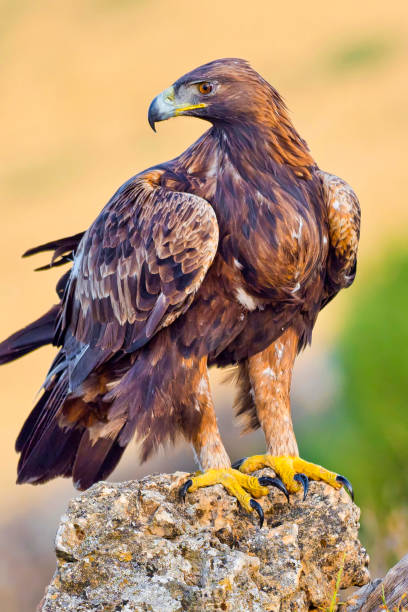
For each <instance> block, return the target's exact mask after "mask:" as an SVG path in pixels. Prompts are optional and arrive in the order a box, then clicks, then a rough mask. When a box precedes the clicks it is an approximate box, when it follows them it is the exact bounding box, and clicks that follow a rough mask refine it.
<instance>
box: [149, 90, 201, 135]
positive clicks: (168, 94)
mask: <svg viewBox="0 0 408 612" xmlns="http://www.w3.org/2000/svg"><path fill="white" fill-rule="evenodd" d="M205 106H207V105H206V104H204V103H203V102H201V103H200V104H191V105H185V104H177V103H176V100H175V93H174V87H173V86H171V87H169V88H168V89H165V90H164V91H162V93H160V94H159V95H158V96H156V97H155V98H154V100H153V101H152V103H151V104H150V106H149V112H148V116H147V118H148V121H149V125H150V127H151V128H152V130H153V132H155V131H156V127H155V123H156V122H158V121H165V119H170V117H178V116H179V115H182V114H183V113H185V112H187V111H191V110H194V109H196V108H204V107H205Z"/></svg>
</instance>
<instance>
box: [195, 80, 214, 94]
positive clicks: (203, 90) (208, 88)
mask: <svg viewBox="0 0 408 612" xmlns="http://www.w3.org/2000/svg"><path fill="white" fill-rule="evenodd" d="M212 90H213V85H212V84H211V83H209V82H208V81H203V82H202V83H199V84H198V91H199V92H200V94H203V95H204V96H206V95H208V94H210V93H211V92H212Z"/></svg>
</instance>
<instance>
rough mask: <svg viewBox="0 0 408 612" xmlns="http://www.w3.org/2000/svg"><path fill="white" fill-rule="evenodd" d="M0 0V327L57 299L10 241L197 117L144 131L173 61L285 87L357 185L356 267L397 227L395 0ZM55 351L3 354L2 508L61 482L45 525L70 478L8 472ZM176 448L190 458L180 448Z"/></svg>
mask: <svg viewBox="0 0 408 612" xmlns="http://www.w3.org/2000/svg"><path fill="white" fill-rule="evenodd" d="M0 11H1V19H0V32H1V34H0V54H1V56H0V57H1V59H0V71H1V77H0V78H1V96H0V123H1V145H0V146H1V152H2V156H1V159H2V163H1V165H0V207H1V243H0V250H1V255H0V295H1V318H0V338H1V339H2V338H3V337H5V336H7V335H8V334H9V333H11V332H12V331H15V330H16V329H17V328H19V327H21V326H23V325H24V324H25V323H27V322H29V321H31V320H32V319H33V318H35V317H37V316H39V315H40V314H42V313H43V312H44V311H45V310H46V309H48V307H49V305H50V304H51V303H53V301H54V300H55V297H54V285H55V282H56V279H57V278H58V276H59V273H58V271H57V273H54V272H49V273H32V272H31V270H32V268H33V267H35V266H36V265H40V264H41V263H42V262H43V260H42V259H41V258H39V259H37V260H36V261H32V260H21V258H20V255H21V253H22V252H23V251H24V250H26V249H27V248H28V247H30V246H33V245H36V244H39V243H41V242H45V241H47V240H49V239H53V238H58V237H61V236H64V235H69V234H71V233H76V232H78V231H80V230H82V229H85V228H86V227H87V226H88V225H89V223H90V222H91V221H92V220H93V219H94V217H95V216H96V215H97V213H98V212H99V210H100V209H101V208H102V206H103V205H104V203H105V202H106V200H107V199H108V198H109V196H110V195H111V194H112V193H113V191H114V190H116V188H117V187H118V186H119V185H120V184H121V183H122V182H123V181H124V180H126V179H127V178H128V177H129V176H131V175H132V174H134V173H136V172H137V171H139V170H141V169H143V168H145V167H148V166H149V165H151V164H154V163H156V162H158V161H164V160H166V159H169V158H171V157H174V156H175V155H177V154H178V153H179V152H181V151H182V150H183V149H184V148H186V147H187V146H188V145H189V144H190V143H191V142H192V141H193V140H194V139H195V138H196V137H197V136H198V135H199V134H200V133H201V132H202V131H204V129H206V127H207V126H206V125H205V124H204V123H201V122H199V121H198V120H192V119H187V118H184V119H178V120H177V121H170V122H167V123H165V124H160V125H159V126H158V134H154V133H153V132H152V131H151V130H150V128H149V126H148V124H147V119H146V116H147V108H148V105H149V102H150V100H151V99H152V98H153V96H154V95H156V93H158V92H159V91H161V90H162V89H164V88H165V87H167V86H168V85H170V84H171V83H172V82H173V81H174V80H175V79H177V78H178V77H179V76H180V75H181V74H183V73H185V72H187V71H188V70H190V69H192V68H194V67H195V66H197V65H199V64H202V63H204V62H207V61H209V60H211V59H215V58H217V57H231V56H236V57H244V58H246V59H248V60H250V62H251V63H252V65H253V66H254V67H255V68H256V69H257V70H258V71H259V72H261V73H262V75H263V76H264V77H265V78H267V79H268V80H269V81H270V82H271V83H272V84H274V85H275V86H276V87H277V89H278V90H279V91H280V92H281V93H282V94H283V95H284V97H285V99H286V101H287V103H288V105H289V107H290V109H291V112H292V116H293V119H294V122H295V125H296V126H297V128H298V129H299V131H300V132H301V134H302V135H303V137H304V138H305V139H306V140H307V141H308V143H309V145H310V147H311V149H312V152H313V154H314V156H315V158H316V160H317V161H318V163H319V164H320V165H321V167H323V168H324V169H327V170H330V171H333V172H335V173H337V174H339V175H340V176H342V177H344V178H346V179H347V180H349V182H350V183H351V184H352V185H353V187H354V188H355V190H356V191H357V193H358V195H359V197H360V201H361V205H362V209H363V233H362V238H361V251H360V275H361V276H363V275H364V274H365V271H366V270H368V269H369V267H370V262H371V261H372V260H373V259H376V258H381V254H382V252H383V250H384V249H385V248H386V247H387V245H388V244H389V243H390V242H393V241H396V240H398V241H401V240H405V241H406V226H407V221H408V204H407V200H406V198H407V195H406V194H407V187H408V184H407V183H408V181H407V169H406V164H407V138H408V112H407V109H408V3H407V2H406V0H400V1H391V2H388V3H384V2H380V1H378V0H374V1H371V2H368V1H363V2H359V3H357V2H353V1H351V0H344V1H343V2H341V3H340V2H330V3H328V2H327V1H324V0H315V1H312V2H309V3H305V2H299V1H295V2H287V3H277V2H274V1H272V0H269V1H266V0H263V1H255V2H252V3H247V2H243V1H241V0H239V1H237V0H236V1H231V0H224V2H215V1H213V0H207V1H206V2H205V3H204V2H201V3H200V2H187V1H186V0H178V2H165V1H153V2H149V1H147V0H139V1H137V0H134V1H132V0H117V1H116V2H115V1H114V0H99V1H97V0H82V1H79V0H75V1H71V2H55V0H53V1H52V0H43V1H42V2H36V3H34V2H28V1H26V0H21V1H20V2H16V1H15V0H3V1H2V2H1V3H0ZM352 300H353V290H350V291H349V292H345V293H344V294H342V296H340V297H339V298H338V299H337V300H336V303H335V304H334V305H333V306H331V307H330V308H329V309H328V310H327V312H326V311H325V312H324V313H323V314H322V316H321V318H320V320H319V323H318V326H317V330H316V334H315V348H314V351H315V352H316V351H318V350H319V348H321V347H323V349H324V348H325V347H327V346H328V345H329V343H330V342H332V341H333V339H335V336H336V334H337V333H338V331H339V330H340V329H341V326H342V322H343V314H344V313H345V312H346V310H347V308H350V307H352ZM313 354H314V353H312V352H310V357H308V356H307V354H306V355H305V357H304V358H303V359H304V360H306V361H307V359H311V358H312V355H313ZM51 356H52V350H48V349H45V350H44V349H43V350H42V351H40V352H38V353H36V354H34V355H32V356H30V357H28V358H26V359H25V360H24V361H20V362H17V363H14V364H11V365H9V366H7V367H3V368H2V369H1V370H0V389H1V409H2V415H1V433H0V436H1V437H0V465H1V474H0V487H1V490H2V504H1V509H0V519H1V520H3V521H4V523H5V524H7V522H8V521H9V520H11V518H14V517H15V516H16V514H18V513H25V512H26V511H27V509H30V508H33V509H34V508H37V509H38V508H39V509H41V508H42V507H45V505H46V504H48V500H49V499H50V498H51V495H54V496H55V495H57V496H58V499H59V500H61V501H60V506H58V509H57V510H56V512H55V516H54V518H53V520H54V525H53V528H54V526H56V521H57V516H58V514H59V512H60V511H61V510H62V509H63V507H64V503H65V502H64V500H65V499H68V498H69V496H71V495H72V493H73V489H72V487H71V484H70V483H68V482H64V483H61V482H59V483H52V484H50V485H48V486H47V487H37V488H34V487H29V486H25V487H16V486H15V485H14V478H15V467H16V461H17V458H16V455H15V453H14V451H13V445H14V440H15V438H16V435H17V433H18V430H19V428H20V426H21V424H22V422H23V420H24V418H25V416H26V414H27V413H28V411H29V409H30V406H31V405H32V403H33V400H34V396H35V394H36V392H37V391H38V389H39V387H40V385H41V383H42V380H43V377H44V375H45V372H46V370H47V367H48V365H49V362H50V359H51ZM217 380H218V379H217ZM217 396H218V397H220V399H221V400H222V399H223V398H224V402H225V401H227V400H228V401H229V396H225V392H224V396H223V395H222V393H221V392H220V391H218V395H217ZM181 451H182V454H183V455H185V456H186V457H187V458H186V459H185V461H187V465H189V464H190V462H191V458H190V450H189V449H188V448H187V447H185V448H184V447H183V448H182V449H181ZM133 463H134V465H135V471H134V473H135V474H140V473H141V471H140V470H139V469H138V470H136V453H135V449H134V448H131V449H130V450H128V452H127V458H126V465H127V469H128V471H127V474H128V475H129V474H131V473H132V472H130V471H129V470H130V465H132V464H133ZM154 465H155V468H156V469H158V468H160V463H157V462H156V463H155V464H154ZM161 465H163V464H161ZM146 469H152V467H151V466H147V468H146ZM142 471H143V470H142ZM50 549H51V546H50ZM37 590H38V587H37ZM39 592H41V588H40V591H39ZM7 596H8V597H9V599H8V601H9V604H10V609H13V610H14V609H15V610H17V609H20V608H18V607H16V606H17V604H15V601H17V600H18V597H17V596H16V597H17V599H14V596H13V595H12V594H11V595H10V593H9V594H8V595H7ZM18 601H20V600H18ZM21 605H22V604H21ZM13 606H14V607H13ZM27 609H29V608H27Z"/></svg>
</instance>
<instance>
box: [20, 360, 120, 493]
mask: <svg viewBox="0 0 408 612" xmlns="http://www.w3.org/2000/svg"><path fill="white" fill-rule="evenodd" d="M124 425H125V423H124V419H116V420H112V421H109V422H106V420H105V421H101V420H99V419H98V417H97V415H96V406H95V404H94V403H88V402H85V401H84V400H83V399H81V398H77V397H76V398H73V397H72V396H70V395H69V393H68V376H67V372H66V371H65V372H62V373H61V374H59V375H57V377H56V380H55V381H54V382H53V384H52V388H50V389H46V390H45V391H44V393H43V395H42V396H41V398H40V399H39V401H38V402H37V404H36V406H35V407H34V409H33V410H32V412H31V414H30V415H29V417H28V418H27V420H26V422H25V423H24V425H23V427H22V429H21V431H20V434H19V436H18V438H17V441H16V451H17V452H19V453H21V455H20V460H19V463H18V468H17V474H18V476H17V484H23V483H31V484H41V483H44V482H47V481H48V480H51V479H52V478H56V477H57V476H65V477H70V476H72V479H73V481H74V484H75V486H76V487H77V488H78V489H81V490H83V489H87V488H88V487H90V486H91V485H92V484H93V483H94V482H97V481H98V480H103V479H105V478H107V476H109V474H110V473H111V472H112V471H113V470H114V468H115V467H116V465H117V463H118V462H119V460H120V458H121V456H122V454H123V452H124V450H125V448H126V446H127V443H126V444H120V442H119V436H120V433H121V431H122V429H123V427H124Z"/></svg>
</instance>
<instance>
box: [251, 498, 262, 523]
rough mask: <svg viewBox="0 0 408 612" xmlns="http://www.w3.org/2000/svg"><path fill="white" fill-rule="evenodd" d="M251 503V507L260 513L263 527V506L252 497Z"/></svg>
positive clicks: (260, 521)
mask: <svg viewBox="0 0 408 612" xmlns="http://www.w3.org/2000/svg"><path fill="white" fill-rule="evenodd" d="M249 503H250V505H251V508H253V509H254V510H256V512H257V513H258V516H259V527H260V528H261V529H262V525H263V523H264V512H263V510H262V506H261V505H260V504H258V502H257V501H255V500H254V499H251V500H250V502H249Z"/></svg>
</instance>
